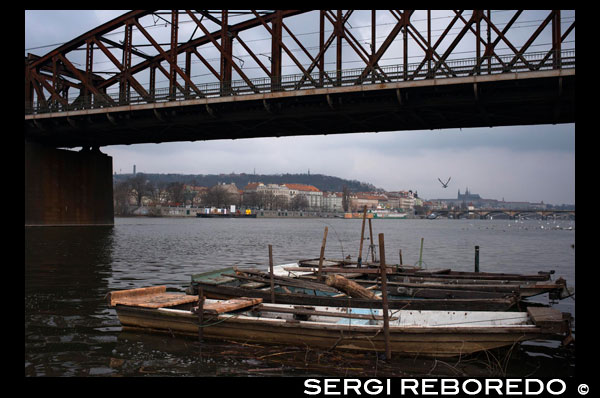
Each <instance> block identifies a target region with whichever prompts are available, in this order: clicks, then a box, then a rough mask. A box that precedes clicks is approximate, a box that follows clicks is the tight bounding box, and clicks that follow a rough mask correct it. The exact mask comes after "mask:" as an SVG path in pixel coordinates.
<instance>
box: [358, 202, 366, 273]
mask: <svg viewBox="0 0 600 398" xmlns="http://www.w3.org/2000/svg"><path fill="white" fill-rule="evenodd" d="M366 219H367V205H365V209H364V211H363V221H362V230H361V231H360V248H359V249H358V268H360V267H361V265H362V248H363V240H364V238H365V220H366Z"/></svg>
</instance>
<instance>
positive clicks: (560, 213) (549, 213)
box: [427, 209, 575, 219]
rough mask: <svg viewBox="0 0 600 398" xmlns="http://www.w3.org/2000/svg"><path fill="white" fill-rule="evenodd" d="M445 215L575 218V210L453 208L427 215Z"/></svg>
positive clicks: (454, 216)
mask: <svg viewBox="0 0 600 398" xmlns="http://www.w3.org/2000/svg"><path fill="white" fill-rule="evenodd" d="M432 214H433V215H434V216H445V217H452V218H465V217H468V216H470V215H476V216H478V217H479V218H488V217H493V216H494V215H496V214H498V215H500V214H503V215H506V216H508V217H509V218H511V219H515V218H519V217H521V216H527V215H529V216H539V217H541V218H542V219H548V218H550V217H555V216H557V217H564V216H569V217H572V218H575V210H537V209H530V210H525V209H518V210H517V209H515V210H511V209H473V210H468V209H453V210H447V209H446V210H430V211H428V212H427V216H428V217H429V216H431V215H432Z"/></svg>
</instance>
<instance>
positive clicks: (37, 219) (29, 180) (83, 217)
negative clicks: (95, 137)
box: [25, 141, 114, 226]
mask: <svg viewBox="0 0 600 398" xmlns="http://www.w3.org/2000/svg"><path fill="white" fill-rule="evenodd" d="M86 149H87V148H86ZM81 225H114V212H113V185H112V157H110V156H108V155H106V154H103V153H101V152H100V151H99V150H97V149H94V150H82V151H80V152H76V151H67V150H61V149H56V148H51V147H45V146H42V145H39V144H36V143H31V142H27V141H25V226H81Z"/></svg>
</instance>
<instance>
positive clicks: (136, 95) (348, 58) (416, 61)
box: [25, 10, 575, 146]
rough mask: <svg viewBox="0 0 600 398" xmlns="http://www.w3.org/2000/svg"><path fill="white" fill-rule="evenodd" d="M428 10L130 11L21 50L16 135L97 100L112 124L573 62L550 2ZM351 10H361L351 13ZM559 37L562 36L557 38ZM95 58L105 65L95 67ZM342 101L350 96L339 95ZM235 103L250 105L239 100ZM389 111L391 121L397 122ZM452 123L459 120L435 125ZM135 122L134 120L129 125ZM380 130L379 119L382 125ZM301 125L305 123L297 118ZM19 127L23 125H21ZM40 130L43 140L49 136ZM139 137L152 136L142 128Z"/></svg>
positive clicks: (400, 96)
mask: <svg viewBox="0 0 600 398" xmlns="http://www.w3.org/2000/svg"><path fill="white" fill-rule="evenodd" d="M438 12H439V11H437V10H434V11H432V10H425V11H415V10H386V11H382V10H361V11H357V10H269V11H259V10H249V11H245V12H239V11H229V10H216V11H215V10H167V11H160V10H135V11H131V12H128V13H125V14H123V15H121V16H120V17H118V18H115V19H113V20H111V21H109V22H107V23H104V24H102V25H100V26H98V27H96V28H94V29H92V30H90V31H89V32H87V33H84V34H82V35H80V36H78V37H76V38H74V39H72V40H70V41H69V42H67V43H65V44H63V45H61V46H59V47H58V48H56V49H54V50H52V51H50V52H48V53H47V54H45V55H43V56H36V55H33V54H28V56H26V57H25V114H26V120H25V124H26V139H32V140H42V138H40V134H41V133H40V132H42V131H45V132H46V133H43V134H42V135H44V134H47V133H48V132H51V131H52V130H54V129H55V128H57V127H56V126H57V123H58V124H61V125H62V124H64V125H67V124H68V125H70V126H71V127H72V128H73V129H75V128H77V129H80V130H81V129H83V130H85V128H86V126H88V127H89V125H90V124H94V123H97V120H96V119H94V118H93V117H92V116H89V115H88V114H86V115H85V116H84V117H80V116H79V115H81V114H77V113H73V114H72V116H71V115H70V117H66V118H65V117H62V118H61V117H60V115H59V114H60V113H61V112H73V111H81V110H96V109H103V110H104V112H105V114H106V116H105V117H104V118H103V122H104V123H112V124H113V125H115V123H117V124H118V123H119V122H118V121H117V122H115V120H117V119H118V120H124V121H125V122H126V121H127V120H130V118H131V117H132V116H131V115H129V114H126V115H123V114H120V115H118V116H115V115H114V114H111V112H110V110H111V109H115V110H117V109H118V108H119V107H123V106H128V105H139V104H156V103H162V102H169V101H185V100H198V99H200V100H206V99H211V98H212V99H214V98H223V97H225V98H226V99H227V101H233V100H232V98H233V97H237V96H240V97H241V96H243V95H259V94H261V95H262V94H265V93H268V94H270V95H271V96H270V97H263V98H262V100H261V101H262V102H261V103H262V107H263V108H264V110H265V111H266V112H267V113H270V114H273V113H277V106H278V104H277V103H276V100H275V99H276V98H277V96H276V95H273V94H277V93H279V92H281V93H289V92H290V91H295V90H319V89H324V88H326V87H330V88H336V87H339V88H341V87H356V86H363V85H365V86H366V85H373V84H382V85H384V84H390V83H394V82H403V83H411V82H419V81H422V80H427V79H446V78H448V79H451V78H455V77H456V78H457V77H480V76H483V77H485V76H490V77H491V76H495V75H498V74H507V73H513V72H515V73H521V72H530V73H532V72H539V71H543V70H546V71H548V70H550V71H552V70H554V71H559V70H562V69H565V68H571V69H573V71H574V62H575V61H574V59H575V55H574V53H575V50H574V29H575V19H574V16H573V17H572V18H566V19H565V18H564V12H561V10H548V11H538V12H537V14H536V19H535V20H533V21H531V17H524V16H525V14H527V12H526V11H525V10H512V11H507V12H508V13H505V14H503V15H501V16H502V18H501V19H498V18H496V17H495V16H494V15H492V11H490V10H469V11H465V10H452V11H449V12H448V13H449V15H446V16H445V17H444V18H442V17H436V15H437V14H436V13H438ZM357 15H359V16H361V18H362V19H354V20H353V19H352V18H353V17H356V16H357ZM356 18H358V17H356ZM523 18H525V20H524V21H523V22H528V23H530V24H531V25H530V29H529V32H528V34H527V35H525V36H522V35H518V34H517V33H518V32H519V31H518V28H522V24H523V22H522V19H523ZM357 21H358V22H360V23H364V25H362V28H364V29H368V33H366V34H362V35H359V34H358V33H360V32H358V33H357V31H356V24H357ZM380 21H385V22H380ZM157 22H159V25H157ZM152 23H154V25H152ZM519 23H521V25H519ZM162 24H164V29H162V30H161V32H163V31H165V30H166V31H168V34H164V33H165V32H163V33H162V34H159V33H158V31H157V29H156V28H157V27H159V26H162ZM304 25H311V27H312V26H314V27H313V28H310V29H308V30H309V31H308V32H307V31H306V29H307V28H304V30H303V26H304ZM189 26H191V27H193V33H192V34H191V36H189V37H188V36H187V35H184V33H185V32H184V28H187V27H189ZM365 31H366V30H365ZM382 32H383V34H380V35H378V33H382ZM548 34H549V35H550V39H548V40H549V41H548V42H547V43H545V42H544V43H543V44H544V45H542V46H541V47H536V48H534V46H536V45H538V44H537V43H538V42H539V41H540V40H541V38H542V36H544V35H546V36H547V35H548ZM119 37H121V39H119ZM571 38H572V39H573V40H572V41H573V44H572V45H570V44H569V45H566V43H570V41H571V40H569V39H571ZM367 41H368V42H367ZM265 42H269V43H268V44H267V43H265ZM501 48H502V50H501ZM217 60H218V62H216V61H217ZM467 60H468V61H467ZM98 65H101V66H98ZM106 65H109V69H110V68H112V69H110V70H107V69H106V68H107V67H106ZM250 65H251V66H250ZM327 65H335V67H334V68H332V67H328V66H327ZM348 65H353V67H352V68H349V67H347V66H348ZM354 65H358V66H354ZM284 68H292V69H293V72H294V73H284V70H283V69H284ZM349 70H350V71H349ZM553 76H558V77H557V78H556V79H553V82H552V83H549V84H552V85H553V88H552V90H554V91H555V92H556V96H557V97H561V95H563V91H565V90H566V91H567V92H569V93H572V92H574V73H572V74H571V75H568V76H569V78H570V77H571V76H572V79H570V80H569V81H568V82H564V81H563V75H553ZM161 77H162V83H161V81H159V79H160V78H161ZM566 79H567V78H566ZM483 81H484V80H482V83H474V84H473V85H472V87H471V88H469V89H468V90H471V94H472V97H474V100H475V103H476V105H475V107H474V109H476V110H477V112H478V113H479V114H480V116H481V118H482V120H483V122H482V123H483V124H486V120H487V122H488V123H487V124H489V125H492V124H494V123H498V122H496V121H494V118H493V111H490V110H489V109H486V108H485V107H484V106H482V105H481V103H480V98H479V97H480V96H481V95H482V94H481V92H482V90H481V86H482V85H483ZM554 81H556V83H554ZM478 84H479V85H478ZM554 86H556V87H554ZM403 87H404V86H403ZM406 87H409V86H406ZM440 90H442V89H438V88H435V89H434V91H436V92H438V91H440ZM569 90H570V91H569ZM442 91H443V90H442ZM391 92H392V94H393V96H394V97H395V100H397V101H398V102H399V103H400V104H403V103H406V102H407V101H408V102H410V100H409V99H408V97H407V94H406V92H403V91H402V90H400V89H396V90H392V91H391ZM319 93H320V94H321V95H322V94H323V93H322V92H319ZM332 93H334V91H332ZM411 95H412V94H411ZM444 95H449V94H444ZM542 96H547V93H544V94H543V95H542ZM265 98H266V99H265ZM271 99H273V100H271ZM343 101H346V98H344V99H343ZM343 101H342V96H341V95H340V96H338V97H336V96H334V95H329V94H327V95H326V102H324V104H325V106H329V107H330V108H331V109H332V110H335V109H336V107H338V108H339V104H340V103H341V102H343ZM352 101H356V99H350V102H352ZM373 101H379V99H373ZM559 102H560V101H558V102H557V104H558V103H559ZM213 103H216V101H214V100H213V101H212V102H210V103H209V102H204V103H202V105H203V106H202V108H203V109H204V110H205V111H204V113H205V114H206V115H207V117H215V114H216V113H218V112H216V111H215V109H216V108H218V105H214V106H213V105H212V104H213ZM573 106H574V105H573ZM198 109H199V108H198ZM120 111H122V109H120V108H119V112H120ZM152 111H153V112H152V113H153V115H155V119H154V120H155V121H156V120H158V121H159V122H164V123H166V124H165V127H164V128H169V127H166V126H168V125H169V124H168V120H169V119H170V117H169V113H168V112H167V111H164V110H162V109H157V108H156V107H155V108H153V109H152ZM196 111H197V109H195V112H196ZM247 111H248V112H251V110H250V109H248V110H247ZM453 112H455V111H454V110H453ZM561 112H562V113H565V112H563V111H561V110H560V109H559V106H558V105H557V107H556V110H555V118H554V122H558V123H563V122H568V121H569V120H570V118H571V113H573V114H574V112H571V111H568V112H566V114H567V115H566V116H564V115H561ZM44 113H52V115H56V120H55V121H54V122H53V121H52V120H50V119H53V117H50V118H46V119H35V118H32V117H30V118H27V115H42V114H44ZM438 114H439V117H440V119H444V118H447V117H448V116H447V114H444V113H443V112H438ZM490 114H491V115H490ZM410 115H411V116H409V117H408V118H409V119H410V120H413V121H415V123H416V126H417V127H418V125H419V123H420V124H421V125H422V126H423V127H424V128H425V127H427V128H435V126H436V125H434V126H433V127H431V126H430V125H426V124H424V123H423V122H422V120H421V122H418V121H419V119H423V116H420V115H419V114H418V112H415V111H412V113H411V114H410ZM344 117H346V119H348V118H351V116H348V115H346V116H344ZM373 117H374V118H375V116H373ZM377 117H378V116H377ZM59 119H60V120H59ZM401 119H402V117H400V118H399V123H402V120H401ZM107 120H108V121H107ZM539 120H542V119H535V120H532V121H530V122H526V123H538V122H539ZM165 121H166V122H165ZM65 122H66V123H65ZM239 123H240V125H244V124H245V122H243V121H240V122H239ZM257 123H261V122H257ZM456 123H459V122H452V123H449V124H447V125H448V126H454V125H455V124H456ZM507 123H508V122H507ZM363 124H364V126H362V127H358V128H352V129H351V130H352V131H358V130H362V131H368V126H367V125H366V123H363ZM439 125H440V126H445V125H444V124H443V123H440V124H439ZM61 128H62V127H61ZM135 128H138V129H139V128H143V127H139V126H137V127H135V126H132V129H135ZM385 128H387V127H384V126H382V127H381V129H382V130H383V129H385ZM303 129H304V130H305V131H307V133H310V131H309V130H310V128H309V127H303ZM357 129H358V130H357ZM398 129H400V128H398ZM28 131H29V132H31V131H34V132H32V133H31V134H29V133H28ZM65 134H67V133H65ZM252 134H254V133H252ZM274 134H279V133H274ZM67 135H68V134H67ZM46 139H47V141H48V142H51V139H50V138H46ZM183 139H187V138H186V137H184V138H183ZM200 139H211V138H210V137H209V138H206V137H200ZM140 140H141V139H140V138H136V139H133V140H131V142H127V143H134V142H143V140H142V141H140ZM160 140H162V138H160ZM82 142H85V140H83V141H82V140H76V139H75V140H71V141H69V140H67V139H63V140H62V141H60V142H57V143H56V145H63V146H74V145H80V144H81V143H82ZM90 142H92V141H90ZM98 142H99V143H100V144H101V145H110V144H113V143H118V142H116V141H111V140H106V141H102V140H98ZM148 142H152V138H149V139H148Z"/></svg>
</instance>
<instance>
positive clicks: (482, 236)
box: [25, 218, 575, 377]
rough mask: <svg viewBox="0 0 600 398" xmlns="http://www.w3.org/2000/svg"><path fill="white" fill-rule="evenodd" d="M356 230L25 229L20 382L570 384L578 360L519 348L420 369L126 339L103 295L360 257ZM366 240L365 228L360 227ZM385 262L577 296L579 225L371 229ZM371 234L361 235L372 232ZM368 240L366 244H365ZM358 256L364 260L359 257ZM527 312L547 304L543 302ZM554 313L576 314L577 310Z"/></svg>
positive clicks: (563, 352)
mask: <svg viewBox="0 0 600 398" xmlns="http://www.w3.org/2000/svg"><path fill="white" fill-rule="evenodd" d="M361 222H362V221H361V220H354V219H352V220H346V219H330V218H321V219H264V218H263V219H260V218H259V219H196V218H116V219H115V225H114V227H46V228H26V230H25V375H26V376H249V375H259V376H309V375H310V376H331V375H336V376H371V377H386V376H425V375H428V376H487V377H493V376H508V377H551V376H560V377H565V376H569V375H574V373H575V354H574V352H575V350H574V348H573V347H572V346H570V347H562V346H561V345H560V343H559V342H555V341H544V342H527V343H523V344H521V345H517V346H515V347H513V348H512V349H508V350H500V351H498V352H494V353H484V354H481V355H476V356H473V357H468V358H459V359H448V360H444V361H440V360H424V359H414V358H396V357H394V358H392V361H391V362H386V361H385V360H384V357H382V356H381V355H378V354H374V353H370V354H357V353H350V352H349V353H345V352H336V351H332V352H324V351H317V350H312V349H309V348H302V347H281V346H262V345H257V344H242V343H234V342H204V343H202V344H200V343H198V342H197V341H195V340H194V339H191V338H184V337H175V336H170V335H152V334H143V333H134V332H129V331H128V332H124V331H122V330H121V326H120V324H119V321H118V318H117V316H116V312H115V310H114V309H111V308H108V307H107V305H106V301H105V296H106V294H107V293H108V292H109V291H111V290H120V289H129V288H138V287H146V286H153V285H166V286H167V290H168V291H173V292H184V291H185V288H186V287H187V286H188V285H189V282H190V276H191V274H193V273H198V272H203V271H209V270H214V269H218V268H222V267H226V266H232V265H238V266H254V267H262V268H264V269H265V270H266V269H267V264H268V245H269V244H271V245H273V257H274V262H275V264H282V263H290V262H294V261H297V260H298V259H306V258H315V257H318V256H319V252H320V247H321V242H322V238H323V230H324V227H325V226H327V227H328V228H329V233H328V237H327V246H326V250H325V257H328V258H341V257H346V256H348V255H350V256H351V257H352V258H353V259H356V258H357V256H358V248H359V241H360V229H361ZM367 231H368V229H367ZM379 233H384V236H385V245H386V247H385V251H386V260H387V261H386V262H387V263H398V262H399V255H400V254H399V251H400V250H401V251H402V260H403V263H404V264H415V263H416V262H417V261H418V259H419V251H420V245H421V238H423V239H424V240H423V255H422V261H423V266H424V267H426V268H452V269H454V270H459V271H472V270H473V264H474V247H475V246H476V245H477V246H479V247H480V255H479V257H480V271H482V272H483V271H490V272H517V273H536V272H537V271H542V270H543V271H548V270H554V271H555V274H554V275H553V279H556V278H558V277H563V278H565V279H566V280H567V285H568V286H570V287H572V288H574V287H575V285H574V283H575V248H574V244H575V222H574V221H568V220H558V221H554V220H544V221H541V220H523V221H515V220H373V234H374V237H375V238H374V239H375V240H377V234H379ZM366 235H367V236H368V233H367V234H366ZM368 244H369V241H367V242H366V244H365V246H364V247H365V250H366V247H368ZM364 257H365V255H364V254H363V258H364ZM535 301H538V302H542V303H548V297H547V294H546V295H543V296H538V297H536V298H535ZM553 305H554V307H556V308H558V309H559V310H561V311H564V312H570V313H571V314H572V315H573V316H575V299H574V298H567V299H564V300H562V301H560V302H559V303H554V304H553Z"/></svg>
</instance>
